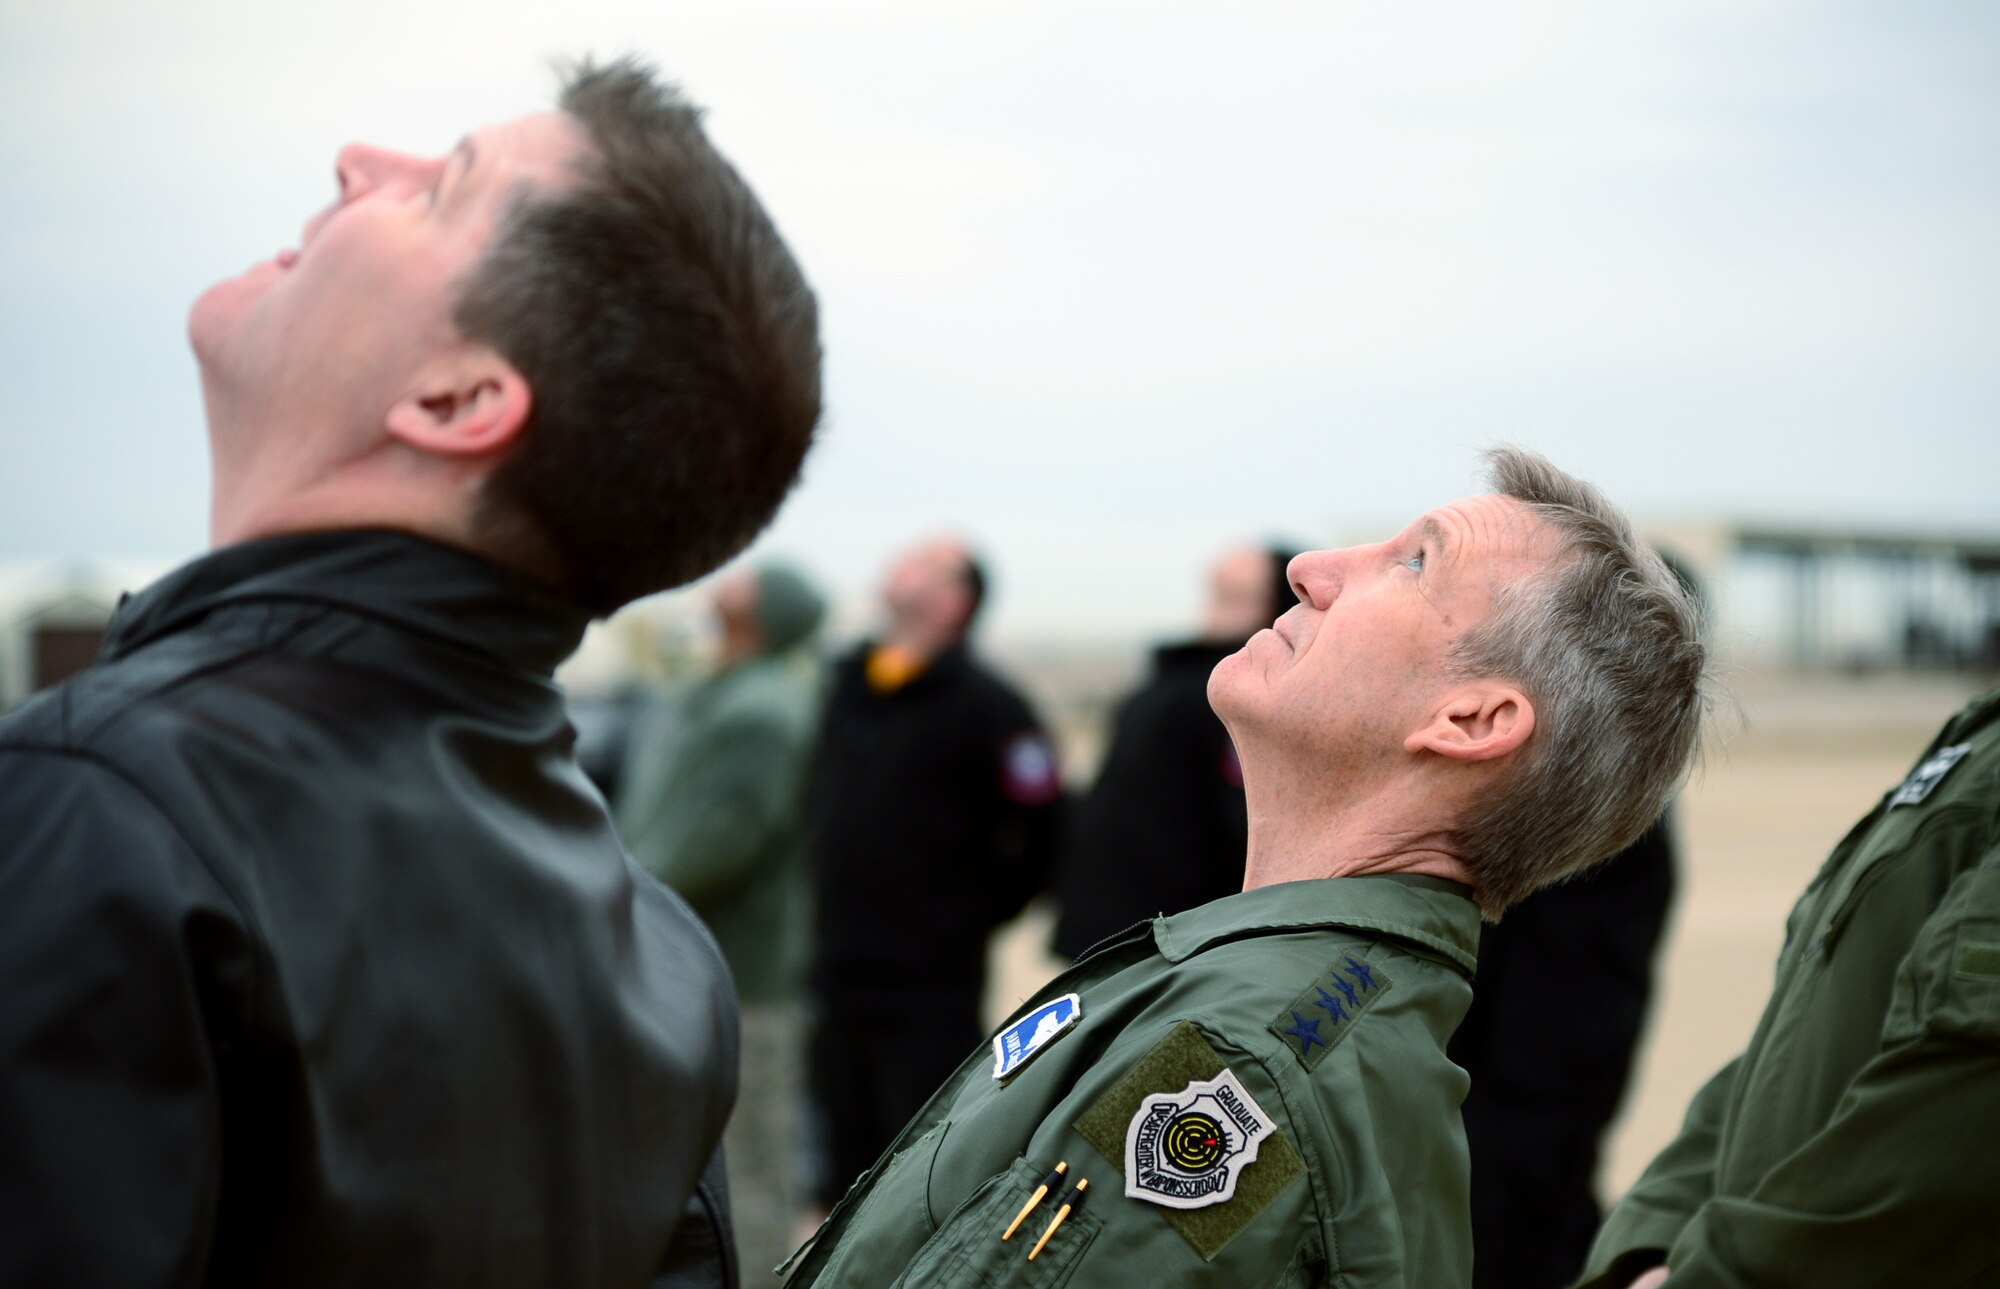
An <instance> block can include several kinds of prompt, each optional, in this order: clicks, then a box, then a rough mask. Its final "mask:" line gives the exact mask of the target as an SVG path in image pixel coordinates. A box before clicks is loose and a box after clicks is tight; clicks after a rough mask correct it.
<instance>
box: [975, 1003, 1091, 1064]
mask: <svg viewBox="0 0 2000 1289" xmlns="http://www.w3.org/2000/svg"><path fill="white" fill-rule="evenodd" d="M1082 1019H1083V1000H1082V999H1081V998H1078V997H1077V996H1076V995H1075V994H1064V995H1063V996H1062V997H1060V998H1058V999H1056V1000H1055V1001H1054V1002H1048V1003H1043V1004H1042V1005H1041V1006H1040V1007H1037V1008H1035V1010H1033V1011H1031V1012H1029V1013H1028V1014H1027V1015H1026V1016H1023V1017H1021V1019H1019V1020H1017V1021H1015V1022H1014V1023H1013V1024H1012V1025H1009V1026H1008V1027H1007V1028H1005V1029H1003V1030H1001V1031H1000V1032H999V1033H998V1034H995V1035H994V1036H993V1077H994V1078H996V1079H1004V1078H1006V1077H1007V1076H1008V1075H1010V1074H1012V1073H1013V1072H1014V1071H1016V1070H1018V1069H1020V1068H1021V1067H1022V1066H1023V1065H1026V1064H1027V1063H1028V1062H1029V1060H1030V1059H1032V1058H1033V1057H1034V1055H1035V1053H1037V1052H1039V1051H1041V1050H1042V1049H1043V1048H1045V1047H1047V1046H1048V1045H1049V1044H1050V1043H1053V1042H1055V1041H1056V1040H1057V1039H1058V1038H1061V1037H1062V1036H1063V1034H1064V1033H1066V1032H1067V1031H1068V1030H1069V1028H1070V1026H1072V1025H1074V1024H1076V1023H1077V1022H1078V1021H1080V1020H1082Z"/></svg>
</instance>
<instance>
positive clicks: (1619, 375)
mask: <svg viewBox="0 0 2000 1289" xmlns="http://www.w3.org/2000/svg"><path fill="white" fill-rule="evenodd" d="M591 50H594V51H599V52H613V51H622V50H637V51H640V52H642V53H645V54H647V55H649V56H651V57H652V58H654V59H655V60H656V61H658V62H659V63H660V64H661V65H662V66H663V67H664V68H666V69H667V70H668V71H669V72H671V73H672V74H673V75H674V76H676V77H677V78H678V79H680V80H681V81H682V82H683V84H684V85H685V86H686V87H687V88H688V90H689V91H690V92H691V93H692V94H693V95H694V96H695V97H697V98H698V99H700V100H701V101H703V102H706V103H707V104H709V105H710V108H711V116H710V121H711V126H712V129H713V132H714V133H715V135H716V136H717V138H718V139H719V140H720V142H721V143H722V145H723V146H724V148H725V149H726V150H727V151H729V152H730V153H731V155H732V156H733V157H734V158H735V159H736V160H737V162H738V163H739V165H740V166H741V167H742V168H743V170H744V171H745V173H746V174H747V175H748V176H749V177H750V179H751V181H752V183H753V184H754V185H755V186H756V187H757V188H758V189H759V190H760V191H761V192H762V193H763V194H764V196H765V198H766V200H767V202H768V203H769V205H770V206H771V208H772V210H773V212H774V214H775V215H776V217H777V219H778V221H779V224H780V225H781V227H782V228H783V229H784V230H785V231H786V233H787V234H788V236H789V237H790V239H791V240H792V242H793V244H794V246H795V248H796V250H797V251H798V253H799V255H800V257H801V259H802V260H803V262H804V263H805V265H806V268H807V271H808V274H809V275H810V276H811V277H812V279H813V281H814V283H815V285H816V286H817V288H818V290H819V292H820V296H821V301H822V308H823V316H824V320H825V331H826V348H827V361H828V370H827V389H828V414H827V419H826V422H825V432H824V433H825V437H824V440H823V443H822V446H821V447H820V448H819V449H818V451H817V453H816V455H815V457H814V459H813V460H812V461H811V463H810V465H809V467H808V471H807V475H806V480H805V483H804V485H803V486H802V488H801V489H800V491H799V493H798V494H797V495H796V497H795V498H794V500H793V501H792V502H791V503H790V505H789V506H788V508H787V510H786V512H785V514H784V516H783V518H782V519H781V520H780V522H779V524H778V525H777V527H776V528H775V529H774V530H773V532H772V533H771V534H770V536H769V537H768V538H767V539H766V541H765V542H764V543H763V545H762V546H761V547H760V549H770V550H781V551H787V552H790V553H793V554H796V555H800V556H803V557H804V558H805V560H806V561H807V562H808V563H809V564H811V565H812V566H814V567H816V568H817V569H818V570H819V571H820V572H821V573H822V574H823V575H824V576H825V577H827V578H828V579H829V580H830V581H832V582H833V583H834V584H835V585H836V587H838V588H841V589H845V590H849V591H852V590H855V589H857V588H861V587H865V586H866V585H867V584H868V583H869V582H870V581H871V580H872V578H873V577H874V576H875V573H876V571H877V570H878V569H879V567H880V565H881V563H882V561H883V559H884V558H885V556H886V555H887V553H888V552H889V551H890V550H891V549H892V547H893V546H894V545H895V544H896V543H898V542H899V541H901V540H903V539H905V538H907V537H909V536H912V535H914V534H918V533H921V532H923V531H925V530H928V529H931V528H935V527H937V526H939V525H944V524H949V525H952V526H956V527H959V528H962V529H964V530H966V531H969V532H971V533H972V534H974V535H976V536H977V537H979V538H981V539H982V540H983V541H984V542H985V544H986V545H987V546H988V547H989V548H990V550H991V552H992V554H993V557H994V560H995V562H996V564H997V565H998V566H999V570H1000V575H1001V599H1000V601H999V604H998V609H999V614H998V616H999V618H1000V622H999V626H1000V629H1001V630H1003V631H1019V632H1032V633H1035V634H1043V633H1045V632H1048V631H1051V630H1061V629H1070V630H1078V631H1090V632H1105V631H1118V632H1121V633H1122V632H1127V631H1140V630H1148V631H1150V630H1155V629H1164V628H1168V627H1170V626H1172V625H1173V624H1174V623H1175V622H1176V621H1177V619H1179V618H1181V617H1182V616H1184V615H1186V614H1188V613H1190V612H1192V609H1193V605H1194V602H1195V599H1196V597H1197V577H1198V571H1197V570H1198V567H1199V565H1200V563H1201V562H1202V561H1203V560H1204V559H1205V557H1206V556H1207V554H1208V553H1209V552H1210V551H1211V550H1213V549H1214V548H1216V547H1217V546H1219V545H1221V544H1223V543H1225V542H1228V541H1230V540H1233V539H1236V538H1240V537H1256V536H1260V535H1262V534H1265V533H1270V532H1285V533H1292V534H1297V535H1300V536H1302V537H1304V538H1307V539H1311V540H1320V539H1323V538H1325V537H1327V536H1328V535H1331V534H1337V533H1353V532H1355V531H1357V530H1359V531H1364V532H1365V531H1368V530H1371V529H1372V528H1374V527H1376V526H1379V525H1393V524H1395V523H1398V522H1400V521H1401V519H1403V518H1405V517H1406V516H1407V514H1409V513H1411V512H1414V511H1416V510H1419V509H1422V508H1423V507H1425V506H1427V505H1430V504H1432V503H1435V502H1438V501H1441V500H1446V499H1448V498H1450V497H1452V496H1455V495H1459V494H1461V493H1463V492H1466V491H1469V490H1471V489H1472V485H1473V478H1472V465H1471V459H1472V454H1473V452H1474V450H1475V449H1476V448H1477V447H1478V446H1479V445H1482V444H1484V443H1487V442H1489V441H1492V440H1495V439H1509V440H1514V441H1518V442H1522V443H1525V444H1528V445H1530V446H1533V447H1536V448H1539V449H1541V450H1543V451H1545V452H1548V453H1549V454H1550V455H1552V456H1554V457H1555V458H1556V459H1557V460H1558V461H1559V462H1561V463H1563V464H1565V465H1568V466H1569V467H1571V468H1573V469H1575V470H1577V471H1579V472H1580V473H1583V474H1585V475H1587V476H1589V477H1592V478H1594V479H1596V480H1597V481H1599V482H1600V483H1602V484H1604V485H1605V486H1606V487H1607V488H1608V489H1610V490H1611V491H1612V492H1613V494H1614V495H1616V496H1618V497H1620V498H1622V499H1624V500H1625V501H1627V502H1628V504H1629V505H1630V506H1631V507H1632V508H1633V509H1634V510H1635V511H1637V512H1639V513H1640V514H1642V515H1647V516H1654V517H1681V516H1699V515H1708V514H1734V515H1766V516H1768V515H1773V514H1775V515H1783V516H1790V517H1806V518H1825V519H1841V520H1867V521H1880V522H1901V521H1926V522H1959V523H1968V524H1977V525H1980V526H1982V527H1990V526H1991V518H1992V517H1994V516H1995V515H1996V514H1997V513H2000V512H1996V508H1995V506H1994V503H1993V500H1992V498H1993V491H1994V486H1995V483H1996V481H2000V434H1996V432H1995V429H1996V422H2000V373H1996V370H1995V363H1994V357H1995V355H1994V350H1995V339H1996V335H2000V330H1996V325H1995V324H1996V322H2000V248H1996V238H2000V200H1996V199H2000V110H1996V109H2000V11H1995V10H1992V9H1990V8H1988V7H1987V6H1981V5H1967V4H1952V5H1944V4H1935V3H1908V4H1902V5H1893V6H1892V5H1868V6H1863V5H1856V4H1840V3H1824V2H1814V3H1803V2H1800V3H1783V2H1776V0H1772V2H1765V0H1623V2H1621V3H1618V4H1591V3H1585V2H1584V0H1570V2H1567V3H1553V2H1539V0H1517V2H1516V3H1509V4H1505V5H1470V4H1457V5H1436V4H1428V5H1427V4H1417V5H1411V4H1395V5H1391V4H1385V3H1370V4H1359V3H1305V2H1303V0H1295V2H1292V3H1253V2H1250V0H1238V2H1237V3H1231V4H1226V5H1225V4H1219V3H1217V4H1203V5H1195V4H1178V3H1164V2H1162V0H1150V2H1143V3H1141V2H1134V3H1098V2H1092V0H1065V2H1050V3H1043V2H1041V0H1009V2H1008V3H1006V4H1003V5H983V6H974V5H962V4H940V3H936V2H935V0H929V2H927V3H901V2H890V0H882V2H879V3H869V4H843V3H830V2H824V0H823V2H821V3H813V4H796V5H779V4H765V3H745V2H743V0H730V2H729V3H722V2H720V0H716V2H715V3H709V4H702V5H694V4H687V3H663V2H661V0H647V2H645V3H636V2H633V3H627V2H621V0H570V2H569V3H554V2H551V0H544V2H543V3H539V4H532V5H531V4H523V3H518V2H517V0H480V2H479V3H424V2H423V0H401V2H400V3H384V2H382V0H355V2H353V3H347V4H342V5H318V6H310V7H308V6H279V5H272V4H269V3H267V2H266V0H188V2H187V3H182V4H177V5H164V4H150V3H149V4H140V3H109V2H107V0H64V2H62V3H58V2H57V0H11V3H8V4H6V5H5V6H4V8H0V173H4V180H0V301H4V307H0V376H4V381H5V390H6V410H5V415H4V417H0V449H4V451H0V559H4V558H14V557H28V556H41V555H60V556H65V557H68V556H75V555H82V554H92V553H95V554H116V555H124V556H159V557H178V556H182V555H186V554H191V553H194V552H195V551H197V550H199V548H200V546H201V544H202V541H203V534H204V530H205V511H206V466H205V462H204V458H203V453H204V447H203V439H202V433H201V427H200V413H199V405H198V398H197V395H196V386H195V380H194V375H193V369H192V364H191V362H190V360H189V358H188V356H187V353H186V347H185V344H184V341H183V338H182V321H183V317H184V314H185V311H186V307H187V304H188V303H189V302H190V301H191V300H192V299H193V297H194V296H195V294H196V293H197V292H198V291H199V290H200V289H201V288H202V287H203V286H204V285H206V284H207V283H208V282H210V281H212V280H214V279H216V278H218V277H222V276H225V275H232V274H234V273H236V272H238V271H240V270H241V269H242V268H243V267H244V266H245V265H247V264H249V263H250V262H252V261H254V260H257V259H261V258H263V257H265V256H267V255H269V254H270V253H271V252H272V251H274V250H276V249H277V248H278V247H280V246H284V245H289V244H292V243H294V242H295V241H296V239H297V235H298V229H299V226H300V224H301V223H302V222H303V221H304V219H305V217H306V216H307V215H308V214H309V213H310V212H311V211H313V210H314V209H316V208H317V207H318V206H319V205H320V204H322V203H323V202H324V201H325V200H327V198H328V197H329V195H330V194H331V176H332V158H333V153H334V151H335V149H336V148H337V147H338V146H339V145H340V144H341V143H343V142H345V141H347V140H349V139H354V138H361V139H368V140H371V141H375V142H381V143H387V144H392V145H399V146H404V147H407V148H410V149H418V150H421V149H437V150H442V149H445V148H447V147H449V146H450V145H451V143H452V141H453V140H454V139H456V138H457V136H458V135H459V134H460V133H461V132H463V131H464V130H465V129H466V128H467V127H468V126H471V125H475V124H477V123H479V122H481V121H485V120H489V119H494V118H498V117H503V116H508V115H513V114H515V113H517V112H520V111H525V110H531V109H534V108H537V107H539V106H542V105H543V104H544V103H546V101H547V100H548V97H549V94H550V92H551V89H552V84H553V82H552V78H551V76H550V74H549V72H548V70H547V59H548V58H549V57H550V56H552V55H558V54H563V53H577V52H583V51H591Z"/></svg>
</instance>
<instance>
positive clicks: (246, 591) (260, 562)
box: [103, 529, 590, 676]
mask: <svg viewBox="0 0 2000 1289" xmlns="http://www.w3.org/2000/svg"><path fill="white" fill-rule="evenodd" d="M277 600H283V601H293V602H308V603H320V604H334V605H339V606H340V607H342V608H344V609H347V610H350V611H352V612H355V613H361V614H366V615H368V616H370V617H375V618H381V619H384V620H386V621H389V622H393V623H395V624H396V625H398V626H401V627H403V628H406V629H408V630H412V631H417V632H421V633H423V634H425V635H429V636H433V637H436V638H438V639H442V640H444V641H447V642H449V643H451V644H454V645H457V646H459V647H462V648H465V649H470V650H474V651H476V652H479V653H483V654H487V655H490V656H494V657H497V658H499V659H500V660H502V661H504V662H507V663H509V664H511V665H513V666H516V667H521V668H524V669H526V670H529V671H533V672H537V673H539V674H541V675H543V676H547V675H550V674H551V673H553V672H554V671H555V669H556V666H557V664H559V663H560V662H562V660H563V659H565V658H567V657H568V656H569V655H570V654H572V653H574V652H575V651H576V647H577V645H578V644H579V643H580V642H581V641H582V639H583V631H584V628H585V627H586V626H588V625H589V622H590V614H589V612H588V611H587V610H585V609H583V608H581V607H580V606H578V605H575V604H571V603H569V602H568V601H566V600H562V599H559V598H557V597H556V596H555V595H553V594H552V593H550V592H549V591H547V590H545V589H543V588H542V587H540V586H537V585H535V584H534V583H531V582H528V581H527V580H525V579H524V578H522V577H520V576H519V575H517V574H514V573H512V572H509V571H508V570H506V569H503V568H501V567H499V566H497V565H494V564H490V563H488V562H487V561H485V560H483V559H481V558H479V557H478V556H476V555H471V554H468V553H467V552H465V551H461V550H457V549H455V548H453V547H450V546H444V545H441V544H439V543H437V542H433V541H430V540H428V539H426V538H422V537H417V536H413V535H411V534H409V533H400V532H393V531H388V530H382V529H367V530H354V531H344V532H317V533H298V534H289V535H286V536H282V537H266V538H260V539H258V540H256V541H249V542H243V543H240V544H238V545H235V546H226V547H223V548H222V549H221V550H218V551H216V552H214V553H213V554H211V555H208V556H206V557H205V558H203V559H199V560H196V561H194V562H193V563H191V564H188V565H187V566H186V567H184V568H181V569H179V570H178V571H176V572H174V573H172V574H169V575H168V576H167V577H165V578H162V579H161V580H160V581H158V582H156V583H154V584H153V585H152V586H150V587H148V588H147V589H146V590H144V591H142V592H140V593H139V594H137V595H134V596H129V597H127V598H126V599H125V600H123V601H122V602H121V603H120V604H119V607H118V612H117V613H116V614H115V615H114V616H113V617H112V620H111V625H110V628H109V630H108V631H107V632H106V634H105V640H104V652H103V658H104V660H106V661H109V660H112V659H116V658H120V657H123V656H124V655H126V654H128V653H130V652H132V651H133V650H135V649H137V648H139V647H140V646H141V645H144V644H145V643H147V642H148V641H150V640H153V639H156V638H158V637H160V636H162V635H165V634H168V633H169V632H173V631H177V630H180V629H182V628H184V627H186V626H189V625H191V624H192V623H193V622H195V621H196V620H198V619H200V618H202V617H205V616H207V615H208V614H209V613H211V612H214V611H215V610H217V609H220V608H223V607H225V606H234V605H239V604H249V603H254V602H258V601H277Z"/></svg>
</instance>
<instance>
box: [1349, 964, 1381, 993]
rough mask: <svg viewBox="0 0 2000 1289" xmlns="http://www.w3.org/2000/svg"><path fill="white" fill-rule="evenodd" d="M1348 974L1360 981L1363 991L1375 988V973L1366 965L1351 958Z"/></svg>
mask: <svg viewBox="0 0 2000 1289" xmlns="http://www.w3.org/2000/svg"><path fill="white" fill-rule="evenodd" d="M1347 974H1348V975H1350V976H1353V977H1354V978H1355V979H1356V980H1358V981H1360V982H1361V987H1362V988H1363V989H1373V988H1374V987H1375V973H1374V972H1372V971H1370V970H1369V969H1368V967H1367V965H1366V964H1365V963H1359V962H1356V961H1355V960H1354V959H1352V958H1349V959H1348V960H1347Z"/></svg>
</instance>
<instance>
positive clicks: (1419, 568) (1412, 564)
mask: <svg viewBox="0 0 2000 1289" xmlns="http://www.w3.org/2000/svg"><path fill="white" fill-rule="evenodd" d="M1403 567H1404V568H1407V569H1409V570H1410V571H1411V572H1412V573H1421V572H1423V571H1424V553H1423V552H1422V551H1418V552H1417V553H1416V554H1414V555H1412V556H1410V557H1409V558H1408V559H1406V560H1404V561H1403Z"/></svg>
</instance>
